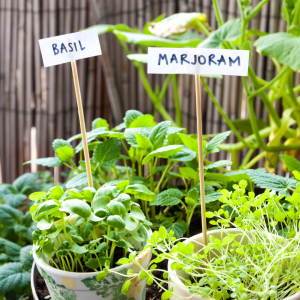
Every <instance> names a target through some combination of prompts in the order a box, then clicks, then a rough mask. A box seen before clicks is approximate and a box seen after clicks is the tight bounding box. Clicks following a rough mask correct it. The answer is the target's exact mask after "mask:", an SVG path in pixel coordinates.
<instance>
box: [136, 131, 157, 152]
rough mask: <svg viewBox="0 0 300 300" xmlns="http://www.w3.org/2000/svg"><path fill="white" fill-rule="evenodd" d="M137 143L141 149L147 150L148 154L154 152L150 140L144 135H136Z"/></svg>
mask: <svg viewBox="0 0 300 300" xmlns="http://www.w3.org/2000/svg"><path fill="white" fill-rule="evenodd" d="M135 138H136V142H137V145H138V146H139V148H141V149H142V150H145V151H146V152H147V153H148V152H151V151H153V145H152V144H151V142H150V141H149V139H148V138H147V137H145V136H143V135H142V134H139V133H136V134H135Z"/></svg>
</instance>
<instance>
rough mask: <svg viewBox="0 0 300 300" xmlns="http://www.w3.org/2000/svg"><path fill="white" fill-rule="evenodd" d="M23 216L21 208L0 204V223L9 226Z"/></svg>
mask: <svg viewBox="0 0 300 300" xmlns="http://www.w3.org/2000/svg"><path fill="white" fill-rule="evenodd" d="M22 216H23V214H22V212H21V211H20V210H17V209H15V208H13V207H11V206H10V205H6V204H2V205H0V224H3V225H5V226H9V225H12V224H14V223H15V221H17V220H19V219H21V218H22Z"/></svg>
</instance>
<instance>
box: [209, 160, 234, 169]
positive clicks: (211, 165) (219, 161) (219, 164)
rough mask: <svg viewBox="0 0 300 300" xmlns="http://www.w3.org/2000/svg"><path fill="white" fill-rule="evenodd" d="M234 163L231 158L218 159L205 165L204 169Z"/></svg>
mask: <svg viewBox="0 0 300 300" xmlns="http://www.w3.org/2000/svg"><path fill="white" fill-rule="evenodd" d="M230 165H232V161H230V160H218V161H216V162H214V163H212V164H210V165H207V166H204V170H209V169H214V168H219V167H225V166H230Z"/></svg>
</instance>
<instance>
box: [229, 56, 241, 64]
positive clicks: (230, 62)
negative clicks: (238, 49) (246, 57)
mask: <svg viewBox="0 0 300 300" xmlns="http://www.w3.org/2000/svg"><path fill="white" fill-rule="evenodd" d="M236 61H237V62H238V66H240V65H241V62H240V57H239V56H237V58H236V59H235V60H232V58H231V57H230V56H229V66H230V67H231V66H232V64H234V63H236Z"/></svg>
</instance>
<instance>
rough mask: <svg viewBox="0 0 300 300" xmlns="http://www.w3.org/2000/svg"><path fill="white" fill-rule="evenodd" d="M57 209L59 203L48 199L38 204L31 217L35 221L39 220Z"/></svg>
mask: <svg viewBox="0 0 300 300" xmlns="http://www.w3.org/2000/svg"><path fill="white" fill-rule="evenodd" d="M58 210H59V205H58V204H57V203H56V202H54V201H53V200H48V201H46V202H43V203H41V204H40V205H39V206H38V208H37V209H36V211H35V212H34V215H33V216H32V217H34V218H35V219H36V220H37V221H40V220H41V219H42V218H43V217H44V216H48V215H51V214H53V213H55V212H57V211H58Z"/></svg>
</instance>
